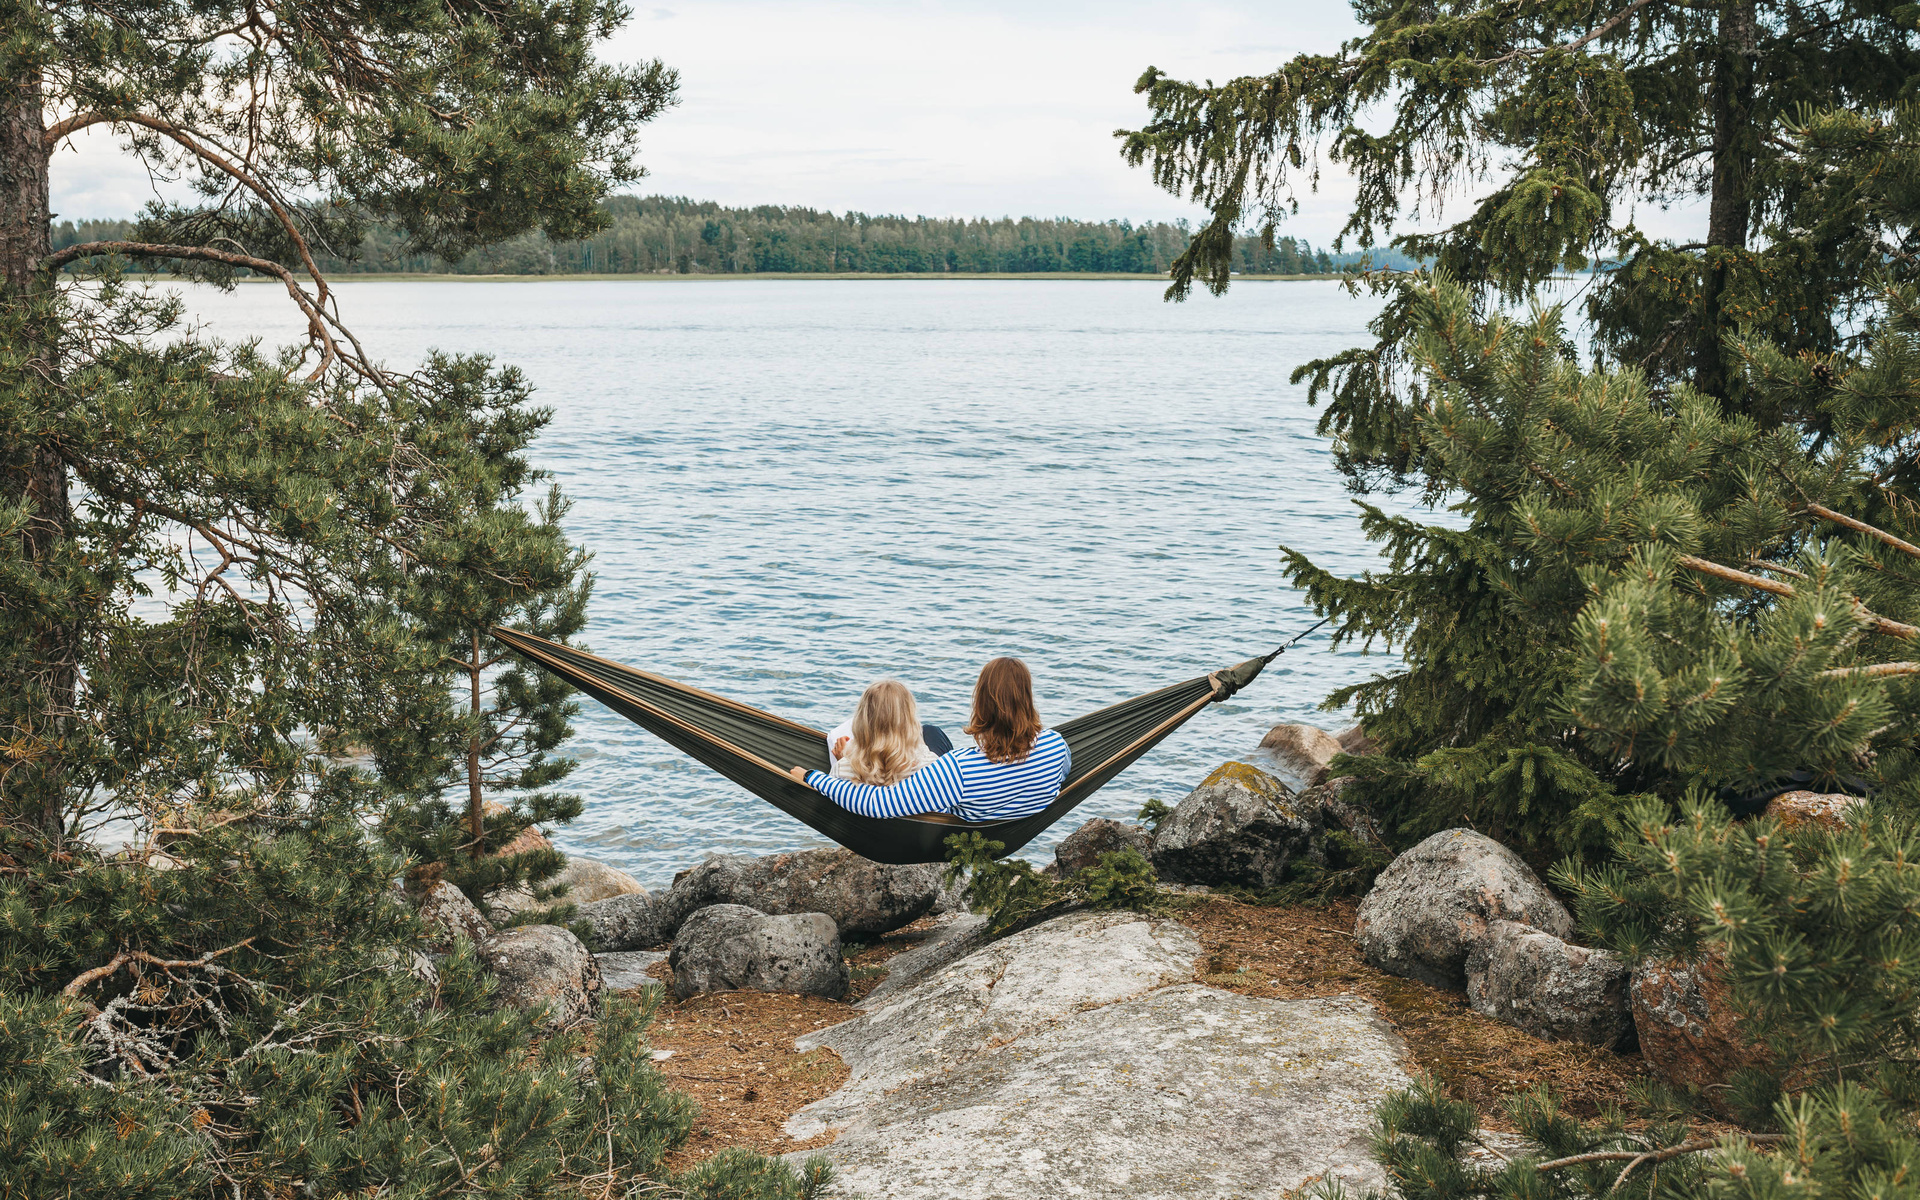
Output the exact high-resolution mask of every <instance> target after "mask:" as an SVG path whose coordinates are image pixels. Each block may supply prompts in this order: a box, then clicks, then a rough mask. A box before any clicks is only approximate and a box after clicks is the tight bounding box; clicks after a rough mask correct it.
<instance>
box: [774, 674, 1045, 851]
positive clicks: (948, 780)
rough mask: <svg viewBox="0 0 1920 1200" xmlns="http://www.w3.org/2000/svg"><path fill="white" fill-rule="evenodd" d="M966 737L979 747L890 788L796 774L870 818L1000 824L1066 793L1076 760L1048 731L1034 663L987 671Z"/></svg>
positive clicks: (818, 773) (954, 753) (953, 755)
mask: <svg viewBox="0 0 1920 1200" xmlns="http://www.w3.org/2000/svg"><path fill="white" fill-rule="evenodd" d="M966 731H967V732H968V733H969V734H972V735H973V740H974V744H973V745H972V746H967V747H965V748H963V749H959V750H954V751H950V752H949V753H946V754H942V755H940V756H939V757H938V758H936V759H934V760H933V761H932V762H930V763H928V764H927V765H926V766H924V767H921V768H920V769H919V770H917V771H915V772H913V773H912V774H911V775H908V776H907V777H906V778H905V779H902V780H900V781H899V782H897V783H892V784H888V785H886V786H884V787H876V786H874V785H872V784H865V783H856V782H854V781H853V780H851V779H835V778H833V777H832V776H831V775H828V774H827V773H826V772H824V771H807V770H804V769H803V768H800V767H795V768H793V771H792V775H793V777H794V778H795V779H798V780H800V781H801V782H803V783H805V784H806V785H807V786H808V787H810V788H812V789H813V790H815V791H817V792H819V793H821V794H822V795H824V796H826V797H827V798H828V799H830V800H832V801H833V802H834V803H835V804H838V805H839V806H840V807H841V808H844V809H846V810H848V811H849V812H856V813H859V814H861V815H862V816H867V817H904V816H910V815H912V814H915V813H947V814H949V815H951V816H955V817H959V818H960V819H961V820H963V821H997V820H1004V819H1007V818H1011V817H1024V816H1027V815H1029V814H1031V813H1036V812H1039V811H1040V810H1041V809H1043V808H1045V807H1046V806H1047V805H1049V804H1051V803H1053V801H1054V798H1055V797H1056V796H1058V795H1059V794H1060V784H1061V782H1062V781H1063V780H1065V779H1066V777H1067V770H1068V768H1069V767H1071V766H1072V765H1073V754H1072V752H1071V751H1070V750H1068V749H1067V741H1066V739H1065V738H1063V737H1061V736H1060V735H1059V734H1058V733H1056V732H1054V731H1053V730H1051V729H1046V728H1043V727H1042V726H1041V724H1040V711H1039V708H1038V707H1037V706H1036V705H1035V704H1034V702H1033V676H1032V674H1030V673H1029V672H1028V671H1027V664H1025V663H1023V662H1021V661H1020V660H1019V659H1017V658H996V659H994V660H993V661H992V662H990V663H988V664H987V665H986V666H984V667H982V668H981V669H980V678H979V680H978V681H977V682H975V683H974V685H973V719H972V720H971V721H969V722H967V730H966Z"/></svg>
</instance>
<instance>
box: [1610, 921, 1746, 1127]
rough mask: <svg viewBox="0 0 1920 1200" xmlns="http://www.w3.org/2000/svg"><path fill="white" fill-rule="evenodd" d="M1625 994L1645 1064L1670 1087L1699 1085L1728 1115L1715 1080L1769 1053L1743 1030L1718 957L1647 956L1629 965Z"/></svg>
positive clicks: (1722, 1079) (1722, 1080)
mask: <svg viewBox="0 0 1920 1200" xmlns="http://www.w3.org/2000/svg"><path fill="white" fill-rule="evenodd" d="M1630 994H1631V997H1632V1002H1633V1024H1634V1028H1635V1029H1636V1031H1637V1032H1638V1034H1639V1038H1640V1054H1641V1056H1642V1057H1644V1058H1645V1059H1646V1060H1647V1066H1648V1067H1649V1068H1650V1069H1651V1070H1652V1071H1653V1073H1654V1074H1655V1075H1658V1076H1659V1077H1660V1078H1661V1079H1663V1080H1665V1081H1666V1082H1667V1083H1670V1084H1672V1085H1674V1086H1675V1087H1682V1088H1685V1087H1695V1088H1700V1089H1703V1090H1704V1094H1705V1096H1706V1099H1707V1102H1708V1103H1709V1104H1711V1105H1713V1106H1714V1108H1715V1109H1716V1110H1718V1111H1719V1112H1720V1113H1721V1115H1723V1116H1725V1115H1729V1114H1728V1113H1727V1110H1726V1108H1725V1107H1724V1104H1725V1100H1724V1097H1725V1095H1726V1089H1725V1088H1722V1087H1719V1086H1716V1085H1719V1084H1724V1083H1726V1082H1727V1080H1729V1079H1731V1078H1732V1077H1733V1076H1734V1075H1735V1074H1737V1073H1739V1072H1740V1071H1742V1070H1745V1069H1747V1068H1749V1067H1764V1066H1766V1065H1767V1063H1768V1062H1769V1061H1770V1059H1771V1056H1770V1055H1769V1053H1768V1051H1767V1049H1766V1047H1765V1046H1761V1045H1758V1044H1756V1043H1755V1042H1753V1041H1752V1040H1751V1039H1750V1038H1748V1037H1747V1036H1746V1033H1745V1031H1744V1029H1743V1028H1742V1025H1741V1020H1740V1015H1739V1014H1738V1013H1737V1012H1735V1011H1734V1008H1733V1004H1732V1001H1731V998H1730V996H1729V993H1728V990H1727V982H1726V979H1725V972H1724V968H1723V967H1722V965H1721V960H1720V959H1719V958H1718V957H1717V956H1708V957H1706V958H1703V959H1701V960H1700V961H1698V962H1684V961H1682V960H1679V959H1671V958H1669V959H1647V960H1646V961H1644V962H1642V963H1640V965H1638V966H1637V967H1635V968H1634V969H1633V977H1632V983H1631V988H1630Z"/></svg>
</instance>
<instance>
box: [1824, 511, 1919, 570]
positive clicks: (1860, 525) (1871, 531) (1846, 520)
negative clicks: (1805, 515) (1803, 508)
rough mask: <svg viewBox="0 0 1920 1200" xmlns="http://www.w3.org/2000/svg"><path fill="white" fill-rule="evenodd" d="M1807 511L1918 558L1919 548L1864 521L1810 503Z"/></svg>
mask: <svg viewBox="0 0 1920 1200" xmlns="http://www.w3.org/2000/svg"><path fill="white" fill-rule="evenodd" d="M1807 511H1808V512H1810V513H1812V514H1813V515H1814V516H1816V517H1819V518H1820V519H1821V520H1822V521H1831V522H1833V523H1834V524H1835V525H1842V526H1845V527H1846V528H1848V529H1851V530H1853V531H1854V532H1855V533H1864V534H1866V535H1867V536H1868V537H1870V538H1877V539H1879V540H1880V541H1883V542H1885V543H1886V544H1887V545H1889V546H1892V547H1893V548H1894V549H1895V550H1898V551H1900V552H1901V553H1903V554H1908V555H1911V556H1913V557H1914V558H1920V546H1916V545H1914V544H1913V543H1912V542H1908V541H1902V540H1901V539H1899V538H1897V537H1895V536H1893V535H1892V534H1891V533H1888V532H1887V531H1886V530H1884V529H1876V528H1874V527H1873V526H1871V525H1869V524H1867V523H1866V522H1865V521H1862V520H1858V519H1856V518H1854V517H1849V516H1848V515H1847V514H1845V513H1839V512H1835V511H1833V510H1832V509H1830V508H1827V507H1825V506H1824V505H1819V504H1815V503H1813V502H1812V501H1808V502H1807Z"/></svg>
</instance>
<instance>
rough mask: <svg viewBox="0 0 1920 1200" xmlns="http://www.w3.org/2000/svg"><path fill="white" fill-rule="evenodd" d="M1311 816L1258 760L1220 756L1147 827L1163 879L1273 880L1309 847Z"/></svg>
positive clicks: (1261, 883) (1258, 883) (1213, 882)
mask: <svg viewBox="0 0 1920 1200" xmlns="http://www.w3.org/2000/svg"><path fill="white" fill-rule="evenodd" d="M1314 833H1315V828H1314V823H1313V821H1312V820H1311V819H1310V818H1309V817H1308V816H1307V814H1306V813H1305V812H1304V811H1302V809H1301V808H1300V807H1299V806H1298V805H1297V804H1296V803H1295V801H1294V796H1293V791H1292V789H1290V788H1289V787H1287V785H1286V784H1285V783H1282V782H1281V781H1280V780H1279V779H1277V778H1275V777H1274V776H1272V775H1269V774H1267V773H1266V772H1265V771H1262V770H1260V769H1259V768H1258V767H1254V766H1250V765H1248V764H1247V763H1242V762H1229V763H1223V764H1222V765H1221V766H1219V767H1218V768H1216V769H1215V770H1214V772H1213V773H1212V774H1210V775H1208V776H1207V777H1206V779H1204V780H1202V781H1201V784H1200V786H1199V787H1197V788H1195V789H1194V790H1193V791H1192V792H1190V793H1188V794H1187V796H1186V798H1185V799H1183V800H1181V801H1180V803H1179V804H1178V805H1176V806H1174V809H1173V812H1172V813H1170V814H1169V815H1168V816H1167V817H1166V819H1165V820H1163V821H1161V822H1160V827H1159V828H1158V829H1156V830H1154V833H1153V852H1152V854H1151V856H1150V857H1151V858H1152V861H1153V866H1154V870H1155V871H1157V872H1158V873H1159V874H1160V876H1161V878H1163V879H1166V880H1168V881H1170V882H1173V883H1197V884H1205V885H1208V886H1218V885H1223V884H1225V885H1239V886H1241V887H1250V888H1256V889H1262V890H1264V889H1266V888H1271V887H1275V886H1277V885H1278V884H1280V883H1281V881H1283V880H1284V879H1285V878H1286V874H1287V865H1288V863H1289V862H1290V861H1292V860H1293V859H1294V858H1296V857H1298V856H1300V855H1304V854H1311V853H1312V850H1313V837H1314Z"/></svg>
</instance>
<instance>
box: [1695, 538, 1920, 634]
mask: <svg viewBox="0 0 1920 1200" xmlns="http://www.w3.org/2000/svg"><path fill="white" fill-rule="evenodd" d="M1674 561H1675V562H1677V563H1679V564H1680V565H1681V566H1683V567H1685V568H1687V570H1689V571H1698V572H1699V573H1700V574H1702V575H1711V576H1713V577H1714V578H1715V579H1724V580H1726V581H1727V582H1728V583H1738V584H1741V585H1743V586H1745V587H1750V588H1754V589H1756V590H1758V591H1762V592H1771V593H1772V594H1773V595H1776V596H1785V597H1787V598H1788V599H1791V598H1793V597H1794V596H1797V595H1799V593H1798V592H1796V591H1794V590H1793V587H1792V585H1790V584H1785V583H1776V582H1775V581H1773V580H1771V579H1762V578H1761V577H1760V576H1758V575H1750V574H1748V573H1747V572H1745V571H1736V570H1734V569H1733V568H1732V567H1723V566H1721V565H1720V564H1719V563H1717V562H1709V561H1708V560H1706V559H1704V558H1696V557H1694V556H1693V555H1691V554H1682V555H1680V556H1678V557H1677V558H1675V559H1674ZM1854 605H1855V607H1856V608H1858V609H1859V611H1860V615H1861V617H1862V618H1863V619H1864V620H1865V621H1866V623H1867V626H1868V628H1870V629H1872V630H1873V631H1874V632H1875V633H1884V634H1886V635H1887V636H1888V637H1897V638H1900V639H1902V640H1904V641H1912V640H1913V639H1914V638H1916V637H1920V627H1916V626H1913V625H1907V624H1904V623H1902V622H1899V621H1894V620H1890V619H1888V618H1886V617H1883V616H1880V615H1879V614H1877V613H1872V612H1868V611H1867V608H1866V606H1865V605H1863V604H1861V603H1860V601H1858V600H1855V601H1854Z"/></svg>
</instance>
